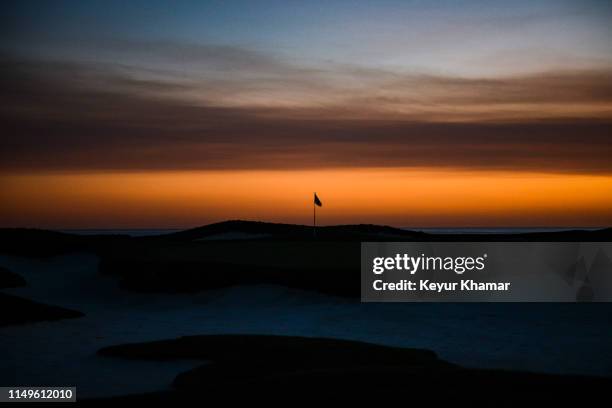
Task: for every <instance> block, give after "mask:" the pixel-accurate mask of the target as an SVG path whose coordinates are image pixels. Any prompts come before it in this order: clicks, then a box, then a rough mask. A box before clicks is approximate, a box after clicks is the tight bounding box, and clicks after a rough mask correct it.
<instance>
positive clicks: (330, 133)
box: [0, 0, 612, 228]
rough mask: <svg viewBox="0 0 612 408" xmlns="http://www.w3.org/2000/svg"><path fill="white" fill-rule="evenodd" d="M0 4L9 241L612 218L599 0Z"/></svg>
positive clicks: (2, 172)
mask: <svg viewBox="0 0 612 408" xmlns="http://www.w3.org/2000/svg"><path fill="white" fill-rule="evenodd" d="M124 3H127V4H124ZM0 7H2V13H1V17H0V20H1V21H0V22H1V25H0V34H1V36H0V61H1V65H0V67H1V68H0V69H1V70H2V76H1V78H0V81H2V87H1V88H0V98H1V99H2V103H1V105H0V118H1V136H0V226H3V227H9V226H10V227H14V226H19V227H40V228H137V227H150V228H163V227H189V226H196V225H200V224H206V223H210V222H215V221H222V220H225V219H238V218H240V219H255V220H265V221H276V222H292V223H303V224H307V223H309V222H311V217H312V213H311V211H312V192H313V191H317V193H318V194H319V196H320V197H321V199H322V201H323V203H324V207H323V208H322V209H321V210H320V212H319V214H318V217H319V219H320V221H321V223H323V224H335V223H384V224H389V225H395V226H405V227H434V226H440V227H448V226H610V225H612V24H611V22H612V2H610V1H588V0H586V1H579V0H573V1H570V0H566V1H563V0H554V1H553V0H551V1H537V0H531V1H521V0H518V1H460V0H454V1H408V0H403V1H399V0H398V1H356V0H355V1H336V0H326V1H287V0H285V1H208V2H206V1H178V2H170V1H167V2H161V1H130V2H123V1H99V2H91V1H19V2H10V1H9V2H3V3H2V5H1V6H0Z"/></svg>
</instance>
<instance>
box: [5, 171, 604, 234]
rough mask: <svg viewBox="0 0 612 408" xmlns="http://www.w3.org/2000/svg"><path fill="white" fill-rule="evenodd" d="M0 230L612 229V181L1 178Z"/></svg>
mask: <svg viewBox="0 0 612 408" xmlns="http://www.w3.org/2000/svg"><path fill="white" fill-rule="evenodd" d="M0 184H1V185H2V200H1V203H0V226H3V227H38V228H164V227H168V228H172V227H181V228H182V227H192V226H197V225H202V224H207V223H211V222H216V221H222V220H226V219H251V220H262V221H273V222H289V223H300V224H309V223H311V220H312V202H311V200H312V192H313V191H317V193H318V194H319V196H320V197H321V199H322V201H323V205H324V206H323V208H322V209H320V210H319V211H318V213H317V219H318V220H319V221H320V222H321V224H339V223H375V224H388V225H395V226H408V227H410V226H414V227H435V226H607V225H612V210H611V209H612V176H610V175H580V174H543V173H523V172H503V171H497V172H492V171H486V172H485V171H480V172H479V171H464V170H435V169H413V168H410V169H408V168H389V169H377V168H375V169H370V168H363V169H332V170H308V171H194V172H188V171H182V172H179V171H174V172H143V173H137V172H129V173H108V172H105V173H56V174H52V173H48V174H13V175H2V176H0Z"/></svg>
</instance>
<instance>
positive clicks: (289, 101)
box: [0, 45, 612, 173]
mask: <svg viewBox="0 0 612 408" xmlns="http://www.w3.org/2000/svg"><path fill="white" fill-rule="evenodd" d="M133 48H134V47H133V46H130V47H128V49H130V50H131V49H133ZM162 48H163V47H162ZM155 50H156V51H159V48H155ZM166 51H167V52H162V53H161V54H160V53H156V55H158V56H159V55H165V57H164V58H167V59H172V58H171V57H172V53H178V54H186V55H188V57H187V58H188V59H189V61H190V62H193V61H198V64H201V65H198V66H201V67H203V68H202V70H201V71H199V72H195V73H190V75H184V76H183V75H181V72H180V70H178V71H177V70H176V66H173V65H169V66H168V67H167V68H168V69H167V70H162V69H159V70H155V71H146V70H143V69H141V68H140V67H139V66H138V65H137V64H136V65H129V64H128V65H126V64H121V65H118V64H117V65H112V64H82V63H74V62H61V61H55V62H50V61H34V60H20V59H15V58H12V57H7V56H5V57H4V58H3V59H2V62H1V66H0V67H1V68H0V69H1V71H2V79H1V82H2V91H1V93H0V99H1V100H2V106H1V107H0V115H1V118H2V133H3V135H4V136H3V138H2V139H1V140H0V163H1V164H0V167H1V168H2V169H3V171H23V170H100V169H103V170H113V169H116V170H125V169H134V170H149V169H236V168H242V169H249V168H257V169H263V168H275V169H289V168H291V169H295V168H329V167H364V166H367V167H390V166H398V167H406V166H408V167H410V166H413V167H446V168H449V167H450V168H454V167H460V168H473V169H477V168H486V169H511V170H517V171H522V170H529V171H531V170H537V171H548V172H597V173H610V172H612V162H610V160H609V157H610V156H611V155H612V133H611V132H610V127H611V126H610V125H611V124H612V86H611V84H612V81H611V75H610V71H606V70H589V71H559V72H548V73H543V74H534V75H527V76H516V77H508V78H493V79H492V78H484V79H478V78H460V77H450V76H436V75H431V74H429V75H425V74H417V73H405V72H393V71H383V70H376V69H371V68H363V67H356V66H346V65H344V66H340V65H333V64H330V65H327V66H317V67H308V66H296V65H293V64H289V63H288V62H284V61H282V59H279V58H273V57H268V56H266V55H265V54H261V53H257V52H255V51H252V50H250V51H249V50H242V49H239V48H231V49H227V48H224V47H221V48H215V47H212V48H211V47H195V48H191V47H187V46H185V50H184V51H183V52H181V51H180V48H176V47H174V46H171V45H168V46H167V47H166ZM177 58H178V55H177ZM188 65H189V67H190V70H193V67H194V65H193V64H191V63H190V64H188ZM196 65H197V64H196ZM207 66H209V67H212V68H211V69H210V70H208V69H204V68H205V67H207ZM224 69H233V70H235V71H234V72H232V74H231V75H223V70H224ZM209 71H214V72H212V73H211V72H209ZM215 72H216V73H215ZM217 74H218V75H217Z"/></svg>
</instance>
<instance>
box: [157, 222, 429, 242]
mask: <svg viewBox="0 0 612 408" xmlns="http://www.w3.org/2000/svg"><path fill="white" fill-rule="evenodd" d="M426 236H427V234H426V233H424V232H416V231H407V230H402V229H399V228H393V227H388V226H381V225H371V224H359V225H334V226H322V227H317V228H316V231H315V229H314V228H313V227H312V226H308V225H296V224H277V223H270V222H260V221H241V220H231V221H223V222H219V223H215V224H209V225H205V226H202V227H198V228H192V229H188V230H185V231H179V232H175V233H172V234H167V235H163V236H162V237H164V238H169V239H174V240H181V241H193V240H198V239H224V240H231V239H291V240H295V239H308V240H311V239H319V240H321V239H324V240H350V241H366V240H375V241H376V240H380V239H384V240H393V239H396V240H400V241H401V240H416V239H421V238H425V237H426Z"/></svg>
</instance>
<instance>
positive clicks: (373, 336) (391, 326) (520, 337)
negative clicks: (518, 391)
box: [0, 254, 612, 397]
mask: <svg viewBox="0 0 612 408" xmlns="http://www.w3.org/2000/svg"><path fill="white" fill-rule="evenodd" d="M0 265H3V266H6V267H8V268H10V269H11V270H13V271H14V272H16V273H18V274H20V275H22V276H23V277H24V278H25V279H26V280H27V281H28V284H29V286H28V287H25V288H15V289H10V290H5V292H10V293H13V294H16V295H19V296H23V297H27V298H30V299H34V300H38V301H42V302H46V303H49V304H54V305H60V306H64V307H68V308H72V309H75V310H80V311H82V312H84V313H85V314H86V316H85V317H83V318H79V319H66V320H60V321H54V322H41V323H35V324H28V325H23V326H12V327H4V328H0V350H1V353H2V357H3V358H2V360H1V362H0V368H1V369H0V384H1V385H6V386H13V385H46V386H50V385H75V386H77V394H78V396H79V397H86V396H90V397H91V396H105V395H119V394H128V393H137V392H146V391H155V390H162V389H167V388H168V387H169V385H170V383H171V381H172V379H173V378H174V377H175V376H176V374H178V373H179V372H181V371H185V370H188V369H189V368H191V367H194V366H196V365H198V364H201V363H202V362H200V361H189V360H182V361H167V362H147V361H128V360H122V359H114V358H109V357H100V356H97V355H96V351H97V350H98V349H100V348H101V347H105V346H109V345H114V344H122V343H127V342H138V341H149V340H159V339H166V338H174V337H178V336H183V335H197V334H221V333H252V334H279V335H301V336H322V337H334V338H343V339H352V340H361V341H367V342H373V343H379V344H386V345H392V346H401V347H418V348H427V349H431V350H434V351H435V352H436V353H438V355H439V356H440V357H442V358H444V359H447V360H449V361H452V362H455V363H458V364H462V365H465V366H470V367H484V368H505V369H517V370H528V371H538V372H552V373H573V374H589V375H599V376H612V304H606V303H599V304H493V303H489V304H452V303H444V304H431V303H427V304H425V303H421V304H417V303H392V304H390V303H385V304H382V303H381V304H373V303H368V304H362V303H360V302H359V301H357V300H348V299H344V298H337V297H331V296H325V295H320V294H316V293H310V292H305V291H300V290H292V289H288V288H284V287H278V286H250V287H247V286H243V287H232V288H227V289H220V290H213V291H205V292H202V293H199V294H192V295H161V294H136V293H131V292H127V291H124V290H122V289H120V288H118V286H117V282H116V280H115V279H114V278H112V277H108V276H102V275H100V274H98V273H97V267H98V259H97V258H96V257H95V256H93V255H90V254H74V255H66V256H60V257H55V258H50V259H45V260H32V259H25V258H19V257H11V256H0ZM3 312H7V311H3Z"/></svg>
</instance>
